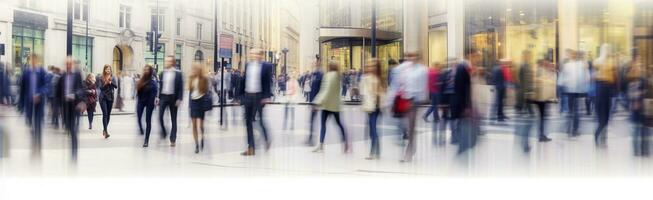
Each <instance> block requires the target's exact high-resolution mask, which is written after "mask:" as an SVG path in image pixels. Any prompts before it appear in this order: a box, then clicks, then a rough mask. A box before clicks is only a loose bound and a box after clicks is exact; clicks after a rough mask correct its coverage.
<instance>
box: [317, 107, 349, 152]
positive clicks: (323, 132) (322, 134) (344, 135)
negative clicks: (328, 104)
mask: <svg viewBox="0 0 653 200" xmlns="http://www.w3.org/2000/svg"><path fill="white" fill-rule="evenodd" d="M330 115H333V119H335V121H336V125H338V128H339V129H340V135H342V141H343V142H347V133H346V132H345V127H343V126H342V123H341V122H340V112H331V111H328V110H322V120H320V122H322V128H321V129H320V144H324V137H325V136H326V126H327V124H326V121H327V119H328V118H329V116H330Z"/></svg>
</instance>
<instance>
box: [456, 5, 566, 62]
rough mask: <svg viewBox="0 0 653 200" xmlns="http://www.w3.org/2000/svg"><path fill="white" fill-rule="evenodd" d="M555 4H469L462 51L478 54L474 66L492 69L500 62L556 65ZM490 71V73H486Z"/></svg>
mask: <svg viewBox="0 0 653 200" xmlns="http://www.w3.org/2000/svg"><path fill="white" fill-rule="evenodd" d="M556 20H557V1H556V0H497V1H484V0H470V1H467V2H466V4H465V51H466V52H469V51H472V50H475V51H477V52H480V53H481V56H480V59H477V60H476V61H474V62H476V63H473V65H475V66H477V67H483V68H486V69H488V68H491V67H492V66H493V65H495V64H496V63H497V61H498V60H499V59H503V58H507V59H512V60H513V61H516V62H519V60H520V58H521V52H522V51H524V50H530V51H531V52H533V55H534V56H535V59H547V60H550V61H553V62H556V60H557V58H556V53H555V51H556V42H557V38H556V35H557V27H556ZM486 71H489V70H486Z"/></svg>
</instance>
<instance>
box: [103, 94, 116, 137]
mask: <svg viewBox="0 0 653 200" xmlns="http://www.w3.org/2000/svg"><path fill="white" fill-rule="evenodd" d="M105 104H106V105H105V107H106V112H104V111H102V113H103V125H104V132H107V131H108V126H109V121H110V120H111V110H113V101H106V100H105ZM105 113H106V114H105ZM104 118H106V119H104Z"/></svg>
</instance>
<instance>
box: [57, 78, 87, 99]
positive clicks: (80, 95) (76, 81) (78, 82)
mask: <svg viewBox="0 0 653 200" xmlns="http://www.w3.org/2000/svg"><path fill="white" fill-rule="evenodd" d="M67 76H69V74H68V72H64V73H63V74H61V77H60V78H59V83H58V86H57V93H56V95H55V98H58V99H59V100H60V101H61V102H62V103H64V105H65V103H66V94H65V92H66V79H67ZM70 76H73V79H72V82H71V83H72V84H73V85H72V88H71V89H72V92H73V93H74V94H75V100H74V104H75V105H77V104H78V103H80V102H82V101H86V91H84V83H83V82H82V74H81V73H79V72H77V71H75V72H72V73H71V74H70Z"/></svg>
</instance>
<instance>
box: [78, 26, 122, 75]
mask: <svg viewBox="0 0 653 200" xmlns="http://www.w3.org/2000/svg"><path fill="white" fill-rule="evenodd" d="M73 58H75V59H76V60H79V64H80V67H81V68H82V70H83V71H86V72H92V71H93V38H91V37H89V38H88V61H87V60H86V58H87V57H86V37H85V36H78V35H73ZM114 67H115V66H114ZM114 70H115V69H114Z"/></svg>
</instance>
